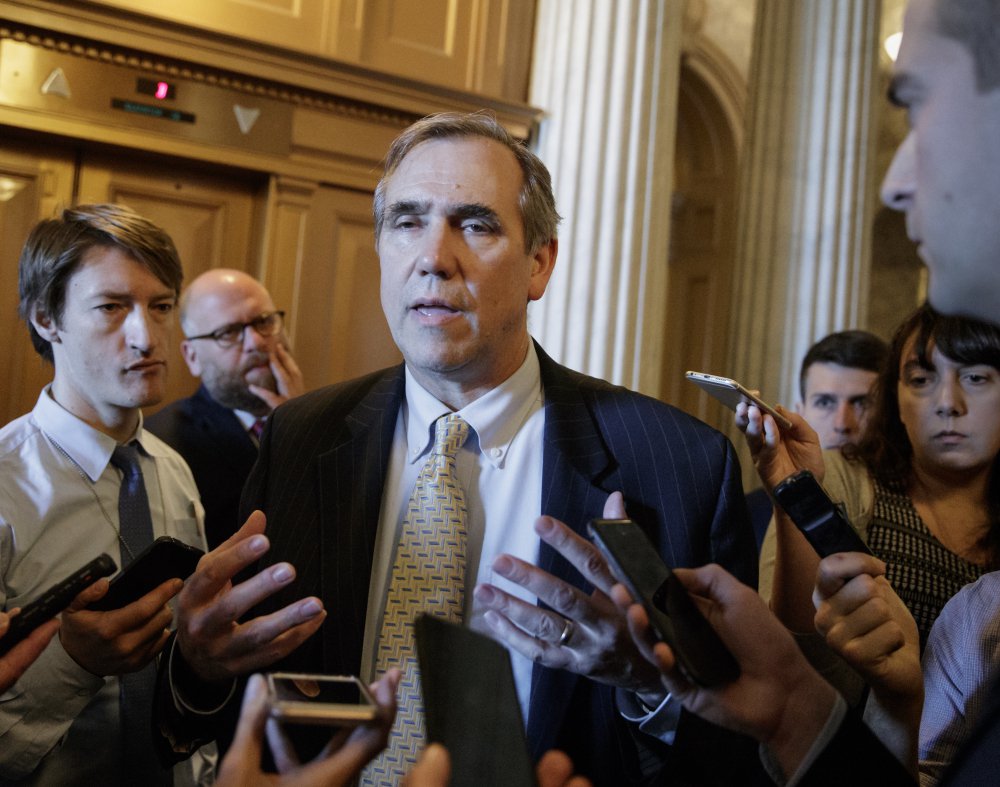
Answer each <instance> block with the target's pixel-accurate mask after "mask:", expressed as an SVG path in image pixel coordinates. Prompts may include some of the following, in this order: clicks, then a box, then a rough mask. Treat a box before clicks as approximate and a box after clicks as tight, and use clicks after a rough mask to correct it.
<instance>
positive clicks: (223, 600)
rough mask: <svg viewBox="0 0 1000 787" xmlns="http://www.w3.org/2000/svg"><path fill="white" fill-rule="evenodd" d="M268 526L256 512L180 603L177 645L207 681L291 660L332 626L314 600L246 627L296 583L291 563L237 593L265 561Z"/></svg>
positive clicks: (206, 563)
mask: <svg viewBox="0 0 1000 787" xmlns="http://www.w3.org/2000/svg"><path fill="white" fill-rule="evenodd" d="M264 525H265V518H264V514H263V513H262V512H260V511H254V513H253V514H251V515H250V518H249V519H247V521H246V522H245V523H244V525H243V527H241V528H240V529H239V530H238V531H237V532H236V533H234V534H233V535H232V536H231V537H230V538H229V539H228V540H226V541H225V542H223V543H222V544H220V545H219V546H217V547H216V548H215V549H213V550H212V551H211V552H209V553H208V554H206V555H205V556H204V557H202V559H201V560H200V561H199V562H198V568H197V569H196V570H195V572H194V574H192V575H191V576H190V577H189V578H188V580H187V582H186V583H185V585H184V590H183V591H181V594H180V595H179V596H178V599H177V643H178V645H179V647H180V649H181V653H182V654H183V655H184V658H185V660H186V661H187V663H188V664H189V665H190V666H191V667H192V669H194V671H195V672H196V673H197V674H198V675H199V676H200V677H201V678H202V679H203V680H224V679H228V678H232V677H234V676H237V675H245V674H248V673H250V672H253V671H254V670H256V669H261V668H263V667H266V666H268V665H270V664H273V663H274V662H275V661H277V660H278V659H281V658H283V657H284V656H287V655H288V654H289V653H291V652H292V651H293V650H295V648H297V647H298V646H299V645H301V644H302V643H303V642H304V641H305V640H306V639H308V638H309V637H310V636H312V635H313V634H314V633H315V632H316V630H317V629H318V628H319V627H320V625H321V624H322V623H323V620H324V619H325V618H326V611H325V610H324V609H323V604H322V602H321V601H320V600H319V599H318V598H316V597H315V596H310V597H308V598H304V599H300V600H299V601H296V602H293V603H292V604H289V605H288V606H286V607H283V608H282V609H279V610H278V611H277V612H273V613H271V614H270V615H263V616H261V617H257V618H253V619H252V620H249V621H246V622H240V619H241V618H242V617H243V615H244V614H246V612H247V611H248V610H250V609H252V608H253V607H254V606H255V605H257V604H259V603H260V602H261V601H263V600H264V599H266V598H268V597H269V596H271V595H272V594H274V593H276V592H277V591H278V590H280V589H281V588H283V587H285V586H286V585H287V584H288V583H290V582H291V581H292V580H294V579H295V569H294V568H293V567H292V566H291V565H290V564H288V563H277V564H275V565H273V566H268V567H267V568H266V569H264V570H263V571H261V572H259V573H258V574H255V575H254V576H253V577H251V578H250V579H247V580H245V581H244V582H241V583H240V584H238V585H234V584H233V577H234V576H236V574H238V573H239V572H240V571H242V570H243V569H245V568H247V567H248V566H250V565H252V564H253V563H255V562H256V561H257V560H259V559H260V558H261V557H262V556H263V555H264V554H265V553H266V552H267V550H268V549H269V547H270V544H269V542H268V540H267V537H266V536H265V535H264Z"/></svg>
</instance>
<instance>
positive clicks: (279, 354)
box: [248, 342, 306, 410]
mask: <svg viewBox="0 0 1000 787" xmlns="http://www.w3.org/2000/svg"><path fill="white" fill-rule="evenodd" d="M268 362H269V365H270V367H271V374H273V375H274V381H275V382H276V383H277V384H278V390H277V392H275V391H271V390H268V389H267V388H262V387H261V386H259V385H250V386H248V388H249V389H250V393H252V394H253V395H254V396H256V397H257V398H258V399H263V400H264V402H265V403H266V404H267V406H268V407H270V408H271V409H272V410H273V409H274V408H275V407H277V406H278V405H279V404H284V403H285V402H287V401H288V400H289V399H293V398H295V397H296V396H299V395H301V394H302V393H304V392H305V390H306V386H305V379H304V378H303V376H302V370H301V369H300V368H299V365H298V364H297V363H296V362H295V359H294V358H293V357H292V353H291V351H289V349H288V348H287V347H285V345H284V344H282V343H281V342H278V343H277V344H275V346H274V350H272V351H271V353H270V354H269V356H268Z"/></svg>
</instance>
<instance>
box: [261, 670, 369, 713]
mask: <svg viewBox="0 0 1000 787" xmlns="http://www.w3.org/2000/svg"><path fill="white" fill-rule="evenodd" d="M267 700H268V706H269V710H268V713H269V714H270V716H271V718H273V719H277V720H278V721H281V722H286V723H290V724H316V725H323V726H334V727H350V726H354V725H357V724H364V723H365V722H368V721H372V720H374V719H375V717H376V716H377V715H378V705H377V704H376V703H375V698H374V697H372V695H371V692H369V691H368V687H367V686H365V684H363V683H362V682H361V681H360V680H359V679H358V678H356V677H354V676H353V675H312V674H307V673H302V672H269V673H268V674H267Z"/></svg>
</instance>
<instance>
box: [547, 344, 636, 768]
mask: <svg viewBox="0 0 1000 787" xmlns="http://www.w3.org/2000/svg"><path fill="white" fill-rule="evenodd" d="M536 350H537V351H538V360H539V364H540V367H541V376H542V386H543V389H544V396H545V437H544V446H543V451H544V454H543V470H542V508H541V511H542V513H543V514H545V515H547V516H553V517H555V518H557V519H559V520H561V521H563V522H565V523H566V524H567V525H569V527H571V528H572V529H573V530H574V531H576V532H577V533H579V534H580V535H582V536H583V537H584V538H587V523H588V522H589V521H590V520H591V519H593V518H594V517H596V516H600V514H601V512H602V511H603V507H604V501H605V500H606V499H607V496H608V494H609V493H610V491H614V489H616V488H617V486H618V485H617V484H616V479H617V469H616V465H615V462H614V457H613V456H612V455H611V453H610V451H609V450H608V447H607V445H606V443H605V440H604V438H603V436H602V435H601V432H600V429H599V428H598V426H597V423H596V421H595V419H594V415H593V413H592V412H591V410H590V408H588V406H587V404H586V402H585V401H584V399H583V396H582V394H581V391H580V387H579V386H578V385H577V384H576V383H575V381H574V380H573V373H572V372H570V371H569V370H567V369H565V368H564V367H562V366H559V365H558V364H556V363H555V362H554V361H553V360H552V359H551V358H549V357H548V356H547V355H546V354H545V353H544V351H543V350H542V349H541V347H538V346H537V345H536ZM538 565H539V567H540V568H542V569H543V570H544V571H547V572H548V573H550V574H552V575H553V576H555V577H557V578H559V579H562V580H565V581H566V582H569V583H571V584H573V585H576V586H577V587H581V588H582V589H584V591H585V592H587V593H589V592H590V591H591V590H592V586H591V585H590V584H589V583H587V582H586V581H585V580H584V579H583V578H582V577H581V576H580V574H579V572H577V571H576V569H574V568H573V567H572V566H571V565H570V564H569V562H568V561H566V560H565V559H564V558H562V557H561V556H560V555H559V554H558V553H557V552H556V551H555V550H554V549H552V547H550V546H548V545H547V544H545V543H542V544H541V545H540V548H539V553H538ZM580 680H581V678H580V676H579V675H576V674H574V673H572V672H569V671H568V670H553V669H548V668H545V667H541V666H538V665H536V666H535V668H534V670H533V671H532V677H531V702H530V710H529V717H528V740H529V742H530V745H531V748H532V751H533V753H534V755H535V756H536V757H538V756H541V754H543V753H544V752H545V751H546V750H547V749H549V748H552V747H553V746H554V745H555V743H556V735H557V733H558V730H559V729H560V728H561V727H562V726H563V721H564V718H563V717H564V714H565V712H566V710H567V709H568V708H569V707H570V700H571V695H572V693H573V690H574V688H575V687H576V685H577V683H578V682H579V681H580ZM536 708H537V709H538V712H537V713H536V712H533V711H534V709H536Z"/></svg>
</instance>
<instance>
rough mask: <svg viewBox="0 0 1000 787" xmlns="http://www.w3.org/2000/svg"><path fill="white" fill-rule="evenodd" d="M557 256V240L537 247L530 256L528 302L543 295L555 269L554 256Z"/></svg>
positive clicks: (553, 239) (554, 239)
mask: <svg viewBox="0 0 1000 787" xmlns="http://www.w3.org/2000/svg"><path fill="white" fill-rule="evenodd" d="M558 254H559V240H558V239H557V238H552V239H551V240H549V241H548V242H547V243H543V244H542V245H541V246H539V247H538V248H537V249H536V250H535V253H534V254H533V255H532V260H531V280H530V282H529V285H528V300H529V301H537V300H538V299H539V298H541V297H542V295H544V294H545V288H546V287H547V286H548V283H549V279H550V278H552V271H553V270H554V269H555V267H556V256H557V255H558Z"/></svg>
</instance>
